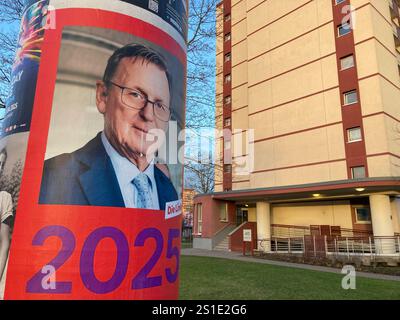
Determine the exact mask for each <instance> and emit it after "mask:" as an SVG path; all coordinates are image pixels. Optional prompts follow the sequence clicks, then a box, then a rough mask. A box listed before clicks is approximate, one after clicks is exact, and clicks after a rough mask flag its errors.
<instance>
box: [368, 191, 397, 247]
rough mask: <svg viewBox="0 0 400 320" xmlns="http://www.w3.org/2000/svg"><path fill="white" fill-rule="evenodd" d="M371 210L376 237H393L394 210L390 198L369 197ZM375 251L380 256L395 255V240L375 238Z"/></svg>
mask: <svg viewBox="0 0 400 320" xmlns="http://www.w3.org/2000/svg"><path fill="white" fill-rule="evenodd" d="M369 204H370V208H371V220H372V230H373V233H374V237H393V236H394V230H393V222H392V218H391V215H392V210H391V205H390V197H389V196H387V195H384V194H374V195H370V196H369ZM375 250H376V253H378V254H391V253H395V252H396V249H395V242H394V239H379V238H375Z"/></svg>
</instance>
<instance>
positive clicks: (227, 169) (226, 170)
mask: <svg viewBox="0 0 400 320" xmlns="http://www.w3.org/2000/svg"><path fill="white" fill-rule="evenodd" d="M231 172H232V165H230V164H224V173H231Z"/></svg>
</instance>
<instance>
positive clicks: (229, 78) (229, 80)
mask: <svg viewBox="0 0 400 320" xmlns="http://www.w3.org/2000/svg"><path fill="white" fill-rule="evenodd" d="M231 80H232V77H231V75H230V74H227V75H226V76H225V83H230V82H231Z"/></svg>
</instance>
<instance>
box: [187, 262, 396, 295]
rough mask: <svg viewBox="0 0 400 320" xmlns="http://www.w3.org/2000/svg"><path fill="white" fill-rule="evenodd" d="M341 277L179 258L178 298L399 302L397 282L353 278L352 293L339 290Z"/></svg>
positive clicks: (324, 273)
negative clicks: (353, 288)
mask: <svg viewBox="0 0 400 320" xmlns="http://www.w3.org/2000/svg"><path fill="white" fill-rule="evenodd" d="M344 276H345V275H340V274H333V273H328V272H318V271H310V270H302V269H295V268H288V267H279V266H272V265H267V264H261V263H255V262H242V261H234V260H227V259H220V258H208V257H190V256H181V271H180V299H181V300H187V299H188V300H192V299H206V300H218V299H226V300H231V299H232V300H240V299H243V300H246V299H259V300H273V299H400V282H397V281H386V280H375V279H367V278H363V277H357V279H356V289H355V290H344V289H342V287H341V282H342V277H344Z"/></svg>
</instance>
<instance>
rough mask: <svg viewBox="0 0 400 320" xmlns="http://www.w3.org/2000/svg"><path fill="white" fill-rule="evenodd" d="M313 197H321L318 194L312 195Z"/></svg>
mask: <svg viewBox="0 0 400 320" xmlns="http://www.w3.org/2000/svg"><path fill="white" fill-rule="evenodd" d="M312 196H313V197H315V198H316V197H319V196H321V195H320V194H319V193H313V195H312Z"/></svg>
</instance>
